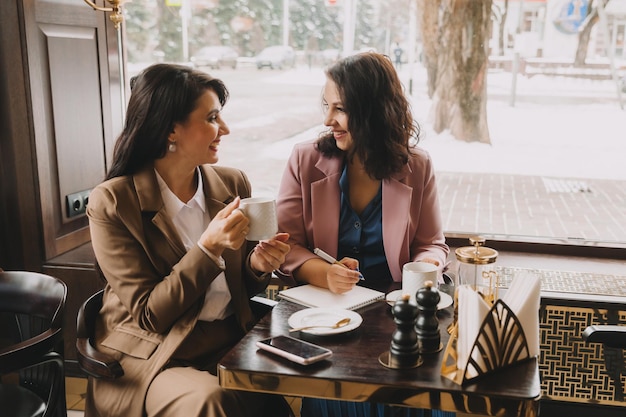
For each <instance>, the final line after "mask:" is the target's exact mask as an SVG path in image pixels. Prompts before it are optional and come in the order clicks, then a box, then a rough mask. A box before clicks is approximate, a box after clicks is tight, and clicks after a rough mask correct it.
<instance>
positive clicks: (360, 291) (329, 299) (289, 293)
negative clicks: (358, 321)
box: [278, 284, 385, 310]
mask: <svg viewBox="0 0 626 417" xmlns="http://www.w3.org/2000/svg"><path fill="white" fill-rule="evenodd" d="M278 296H279V297H280V298H283V299H285V300H289V301H291V302H294V303H297V304H301V305H303V306H307V307H322V308H342V309H346V310H356V309H358V308H361V307H365V306H366V305H368V304H371V303H373V302H375V301H378V300H384V299H385V293H383V292H380V291H376V290H372V289H370V288H366V287H361V286H358V285H357V286H356V287H354V288H353V289H351V290H350V291H348V292H347V293H343V294H335V293H332V292H330V290H327V289H326V288H321V287H316V286H314V285H310V284H306V285H300V286H298V287H292V288H288V289H286V290H283V291H280V292H279V293H278Z"/></svg>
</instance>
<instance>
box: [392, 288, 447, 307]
mask: <svg viewBox="0 0 626 417" xmlns="http://www.w3.org/2000/svg"><path fill="white" fill-rule="evenodd" d="M401 296H402V290H395V291H391V292H390V293H389V294H387V296H386V297H385V299H386V300H387V304H389V305H390V306H392V305H394V304H395V302H396V300H397V299H398V298H400V297H401ZM439 296H440V297H441V299H440V300H439V303H438V304H437V310H442V309H444V308H447V307H450V306H451V305H452V297H450V296H449V295H448V294H446V293H445V292H442V291H439Z"/></svg>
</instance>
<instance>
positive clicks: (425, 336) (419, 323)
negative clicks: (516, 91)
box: [415, 281, 442, 353]
mask: <svg viewBox="0 0 626 417" xmlns="http://www.w3.org/2000/svg"><path fill="white" fill-rule="evenodd" d="M415 299H416V301H417V319H416V321H415V332H416V334H417V344H418V348H419V352H420V353H434V352H439V351H440V350H441V349H442V345H441V335H440V334H439V319H438V318H437V304H438V303H439V300H440V299H441V296H440V295H439V290H438V289H437V288H435V287H434V284H433V282H432V281H426V282H425V283H424V287H422V288H420V289H419V290H417V293H416V294H415Z"/></svg>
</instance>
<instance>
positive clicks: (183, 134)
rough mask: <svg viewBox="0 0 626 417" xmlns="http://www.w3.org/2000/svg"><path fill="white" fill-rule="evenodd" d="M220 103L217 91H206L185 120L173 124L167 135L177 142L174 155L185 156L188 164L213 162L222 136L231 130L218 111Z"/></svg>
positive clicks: (220, 107) (216, 158)
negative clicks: (169, 133) (172, 128)
mask: <svg viewBox="0 0 626 417" xmlns="http://www.w3.org/2000/svg"><path fill="white" fill-rule="evenodd" d="M221 109H222V106H221V104H220V101H219V98H218V97H217V94H215V92H214V91H213V90H207V91H205V92H204V94H202V95H201V96H200V97H199V98H198V100H197V103H196V108H195V109H194V110H193V111H192V112H191V113H190V114H189V117H188V118H187V120H185V121H184V122H182V123H177V124H176V125H175V126H174V134H173V135H170V138H172V139H175V141H176V152H175V153H176V156H178V157H183V158H184V159H186V160H187V161H188V162H189V163H190V164H191V166H198V165H202V164H214V163H216V162H217V161H218V159H219V157H218V148H219V144H220V141H221V138H222V136H223V135H227V134H228V133H230V129H229V128H228V126H227V125H226V123H225V122H224V120H223V119H222V116H221V114H220V112H221Z"/></svg>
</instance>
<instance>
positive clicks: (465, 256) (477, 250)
mask: <svg viewBox="0 0 626 417" xmlns="http://www.w3.org/2000/svg"><path fill="white" fill-rule="evenodd" d="M469 241H470V243H471V244H472V245H473V246H463V247H461V248H457V249H456V250H455V251H454V254H455V255H456V259H457V260H458V261H459V262H463V263H466V264H472V265H487V264H492V263H494V262H495V261H496V258H497V257H498V251H497V250H495V249H491V248H486V247H484V246H483V245H484V244H485V239H484V238H482V237H470V238H469Z"/></svg>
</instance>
